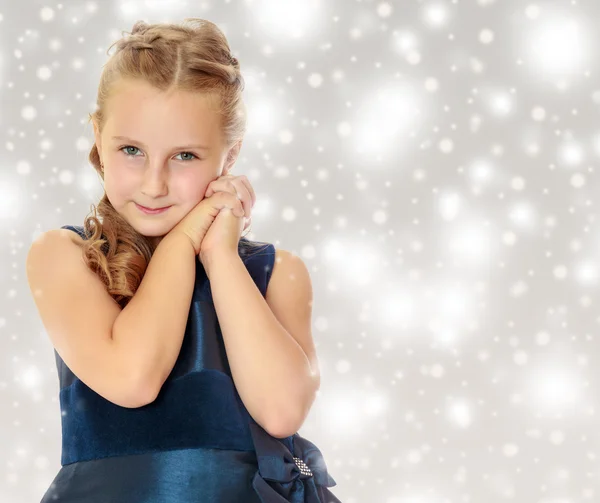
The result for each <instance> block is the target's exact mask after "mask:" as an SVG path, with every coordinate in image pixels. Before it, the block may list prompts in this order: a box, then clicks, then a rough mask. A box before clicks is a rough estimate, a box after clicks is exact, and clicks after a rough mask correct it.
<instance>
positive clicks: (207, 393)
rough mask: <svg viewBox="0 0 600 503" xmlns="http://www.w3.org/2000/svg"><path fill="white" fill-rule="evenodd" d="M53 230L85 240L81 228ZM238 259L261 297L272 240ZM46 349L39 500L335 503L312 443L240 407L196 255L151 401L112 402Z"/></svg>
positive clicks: (330, 482) (269, 266) (332, 483)
mask: <svg viewBox="0 0 600 503" xmlns="http://www.w3.org/2000/svg"><path fill="white" fill-rule="evenodd" d="M62 228H63V229H70V230H72V231H73V232H77V233H78V234H79V235H80V236H81V237H82V238H83V239H86V236H85V234H84V230H83V227H80V226H71V225H65V226H63V227H62ZM245 239H246V238H242V240H245ZM242 240H241V241H240V243H241V242H242ZM240 256H242V255H241V254H240ZM242 260H243V262H244V264H245V265H246V268H247V270H248V272H249V274H250V275H251V277H252V279H253V280H254V282H255V283H256V285H257V287H258V288H259V290H260V292H261V293H262V294H263V297H264V296H266V289H267V284H268V282H269V278H270V275H271V271H272V269H273V264H274V260H275V248H274V246H273V245H272V244H269V243H266V245H265V246H263V247H262V248H261V250H260V251H259V252H258V253H256V252H253V254H250V255H249V256H247V257H244V256H242ZM54 354H55V360H56V367H57V371H58V377H59V382H60V392H59V395H60V410H61V427H62V452H61V468H60V470H59V471H58V473H57V475H56V476H55V478H54V480H53V482H52V483H51V485H50V487H49V488H48V490H47V491H46V493H45V494H44V496H43V499H42V500H41V502H42V503H75V502H77V503H201V502H202V503H208V502H212V503H220V502H241V503H282V502H286V501H289V502H294V503H341V502H340V500H339V499H337V498H336V497H335V496H334V495H333V493H332V492H331V491H330V490H329V487H332V486H335V485H336V482H335V481H334V479H333V478H332V477H331V475H329V473H328V472H327V467H326V465H325V461H324V459H323V456H322V454H321V452H320V451H319V449H318V448H317V446H316V445H314V444H313V443H312V442H310V441H309V440H307V439H305V438H303V437H301V436H300V435H299V434H298V433H295V434H294V435H292V436H290V437H287V438H284V439H279V438H275V437H273V436H271V435H269V434H268V433H267V432H266V431H265V430H264V429H263V428H262V427H261V426H260V425H259V424H258V423H257V422H256V421H254V419H253V418H252V417H251V416H250V414H249V413H248V411H247V410H246V407H245V406H244V404H243V402H242V400H241V398H240V396H239V394H238V392H237V389H236V387H235V384H234V382H233V379H232V375H231V371H230V368H229V364H228V360H227V354H226V351H225V346H224V343H223V336H222V333H221V330H220V327H219V322H218V318H217V314H216V311H215V307H214V304H213V302H212V295H211V288H210V282H209V281H208V278H207V276H206V272H205V271H204V268H203V266H202V263H201V262H200V260H199V259H198V257H196V279H195V284H194V292H193V297H192V301H191V306H190V311H189V315H188V320H187V325H186V329H185V336H184V339H183V343H182V347H181V351H180V353H179V356H178V358H177V362H176V364H175V366H174V367H173V370H172V372H171V374H170V375H169V377H168V378H167V380H166V381H165V383H164V385H163V386H162V388H161V390H160V392H159V394H158V396H157V398H156V400H154V401H153V402H151V403H149V404H147V405H145V406H143V407H139V408H126V407H121V406H119V405H116V404H114V403H112V402H110V401H108V400H106V399H104V398H103V397H101V396H100V395H98V394H97V393H96V392H94V391H93V390H92V389H91V388H89V387H88V386H86V385H85V384H84V383H83V382H82V381H80V380H79V379H78V378H77V376H76V375H75V374H74V373H73V372H72V371H71V370H70V369H69V368H68V367H67V365H66V364H65V362H64V361H63V360H62V359H61V357H60V356H59V355H58V353H57V352H56V350H55V351H54Z"/></svg>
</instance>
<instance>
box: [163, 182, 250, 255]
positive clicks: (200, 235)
mask: <svg viewBox="0 0 600 503" xmlns="http://www.w3.org/2000/svg"><path fill="white" fill-rule="evenodd" d="M224 208H225V209H227V210H228V212H230V211H232V212H233V213H234V214H235V215H236V216H237V217H239V218H241V217H243V216H244V206H243V205H242V201H241V200H240V199H239V198H237V197H236V196H234V195H233V194H231V193H229V192H216V193H215V194H213V195H212V196H211V197H205V198H204V199H202V200H201V201H200V202H199V203H198V204H197V205H196V206H194V208H192V209H191V210H190V211H189V212H188V213H187V215H185V216H184V217H183V218H182V219H181V220H180V221H179V223H178V224H177V225H176V226H175V227H173V228H172V229H171V230H170V231H169V233H168V235H170V234H183V235H185V236H187V237H188V238H189V240H190V242H191V243H192V246H193V247H194V251H195V252H196V255H198V254H199V253H200V250H201V246H202V241H203V240H204V237H205V235H206V233H207V232H208V230H209V228H210V227H211V225H212V223H213V222H214V221H215V219H216V218H217V216H218V215H219V213H220V212H221V210H222V209H224Z"/></svg>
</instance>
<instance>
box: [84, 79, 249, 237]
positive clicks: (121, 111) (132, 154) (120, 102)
mask: <svg viewBox="0 0 600 503" xmlns="http://www.w3.org/2000/svg"><path fill="white" fill-rule="evenodd" d="M209 107H210V102H209V98H207V97H206V96H203V95H199V94H192V93H187V92H183V91H176V92H174V93H172V94H170V95H167V94H166V93H164V92H160V91H158V90H156V89H155V88H153V87H152V86H150V84H148V83H146V82H143V81H123V82H121V83H120V84H119V85H118V86H117V88H116V89H115V91H114V93H113V95H112V96H111V98H110V99H109V102H108V103H107V112H106V117H107V120H106V124H105V126H104V129H103V131H102V134H101V135H100V134H99V132H98V130H97V127H96V124H95V123H94V135H95V140H96V146H97V147H98V152H99V154H100V159H101V160H102V162H103V164H104V189H105V191H106V194H107V197H108V199H109V200H110V202H111V204H112V205H113V206H114V208H115V209H116V211H118V212H119V213H120V214H121V215H122V216H123V217H124V218H125V219H126V220H127V221H128V222H129V224H130V225H131V226H132V227H133V228H134V229H136V231H138V232H139V233H140V234H142V235H144V236H149V237H154V238H155V239H154V240H153V241H154V242H155V243H156V244H158V242H160V240H161V239H162V237H163V236H164V235H165V234H167V233H168V232H169V231H170V230H171V229H172V228H173V227H174V226H175V225H176V224H177V223H178V222H179V221H180V220H182V219H183V217H184V216H185V215H187V213H189V211H190V210H191V209H192V208H194V207H195V206H196V205H197V204H198V203H199V202H200V201H201V200H202V199H203V197H204V193H205V191H206V187H207V186H208V184H209V183H210V182H211V181H213V180H215V179H216V178H218V177H219V176H221V175H222V174H225V173H226V172H228V171H229V169H230V168H231V166H232V164H233V162H235V158H236V157H237V153H238V152H239V147H240V146H241V143H238V144H236V145H235V146H234V147H232V154H231V155H230V157H229V158H227V154H228V152H227V150H226V147H225V145H224V144H223V139H222V137H221V124H220V118H219V116H218V114H217V113H216V112H214V111H213V110H211V109H210V108H209ZM226 160H227V164H226V165H225V161H226ZM136 203H137V204H139V205H141V206H146V207H148V208H162V207H165V206H170V208H169V209H167V210H166V211H164V212H162V213H159V214H155V215H149V214H146V213H144V212H143V211H141V210H140V209H139V208H138V207H137V206H136Z"/></svg>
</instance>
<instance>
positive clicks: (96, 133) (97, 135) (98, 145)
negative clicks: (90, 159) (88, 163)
mask: <svg viewBox="0 0 600 503" xmlns="http://www.w3.org/2000/svg"><path fill="white" fill-rule="evenodd" d="M92 123H93V124H94V140H95V142H96V148H97V149H98V155H99V156H100V160H102V138H101V137H100V132H99V131H98V126H97V125H96V121H94V120H92Z"/></svg>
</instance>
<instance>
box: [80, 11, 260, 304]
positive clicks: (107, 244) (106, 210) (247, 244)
mask: <svg viewBox="0 0 600 503" xmlns="http://www.w3.org/2000/svg"><path fill="white" fill-rule="evenodd" d="M123 33H127V34H128V35H129V36H123V38H121V39H119V40H117V41H116V42H115V43H113V44H112V45H111V46H110V47H109V49H108V51H107V54H108V52H109V51H110V49H111V48H112V47H113V46H116V52H115V53H114V54H113V55H112V56H111V57H110V58H109V60H108V62H107V63H106V64H105V65H104V67H103V71H102V75H101V77H100V83H99V86H98V95H97V100H96V101H97V106H96V110H95V112H94V113H93V114H90V116H89V121H88V123H89V122H90V121H91V120H94V122H95V123H96V125H97V127H98V130H99V132H101V131H102V129H103V127H104V124H105V122H106V116H105V108H106V102H107V100H108V98H109V96H110V94H111V92H112V91H113V89H114V87H115V86H116V85H117V84H118V83H119V82H120V81H121V80H123V79H140V80H143V81H145V82H148V83H150V84H151V85H153V86H154V87H155V88H157V89H158V90H160V91H164V92H169V91H171V90H182V91H192V92H201V93H203V95H204V94H205V95H206V96H207V98H208V99H209V100H210V103H211V104H212V105H214V107H215V110H216V111H217V112H218V113H219V114H220V117H221V126H222V132H223V137H224V141H225V144H226V146H227V148H230V147H231V146H233V145H234V144H235V143H236V142H238V141H240V140H242V138H243V136H244V133H245V131H246V108H245V105H244V102H243V101H242V91H243V89H244V79H243V77H242V75H241V73H240V69H239V63H238V61H237V59H236V58H233V57H232V55H231V52H230V48H229V44H228V43H227V39H226V38H225V35H224V34H223V33H222V32H221V30H220V29H219V28H218V27H217V26H216V25H215V24H214V23H211V22H210V21H207V20H204V19H198V18H186V19H184V21H183V23H181V24H174V23H158V24H146V23H145V22H144V21H138V22H136V23H135V24H134V25H133V28H132V30H131V32H122V35H123ZM88 158H89V161H90V162H91V164H92V166H93V167H94V168H95V170H96V172H97V173H98V174H99V175H100V176H101V177H102V178H104V174H103V171H102V170H101V165H100V156H99V154H98V149H97V147H96V144H95V143H94V145H93V147H92V150H91V151H90V153H89V156H88ZM92 209H93V212H94V215H90V216H87V217H86V218H85V220H84V225H83V230H84V234H85V236H86V238H87V239H85V240H84V245H83V257H84V261H85V263H86V264H87V266H88V267H89V268H90V269H91V270H92V271H94V272H95V273H96V274H97V275H98V276H99V277H100V278H101V280H102V281H103V282H104V284H105V285H106V288H107V291H108V292H109V294H110V295H111V296H112V297H113V298H114V299H115V301H116V302H118V303H119V304H120V305H121V307H125V305H127V303H128V302H129V300H130V299H131V297H133V295H134V294H135V292H136V290H137V288H138V286H139V284H140V282H141V281H142V278H143V276H144V273H145V271H146V268H147V267H148V264H149V262H150V259H151V257H152V254H153V252H154V250H155V247H154V246H153V245H152V241H151V240H150V239H149V238H147V237H146V236H143V235H141V234H139V233H138V232H137V231H136V230H135V229H134V228H133V227H132V226H131V225H130V224H129V223H128V222H127V220H125V219H124V218H123V217H122V216H121V215H120V214H119V213H118V212H117V211H116V210H115V208H114V207H113V205H112V204H111V203H110V201H109V200H108V197H107V195H106V192H104V194H103V196H102V198H101V199H100V201H99V203H98V206H97V208H96V207H95V206H94V205H92ZM97 215H99V216H100V219H101V221H100V219H99V218H98V217H97ZM257 243H259V242H252V241H250V240H248V239H246V238H245V237H244V236H242V237H241V239H240V244H239V247H238V251H240V255H242V256H243V255H247V252H248V251H249V250H254V249H257V247H256V246H255V244H257ZM260 244H262V245H264V244H265V243H260ZM267 246H268V244H267Z"/></svg>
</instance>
